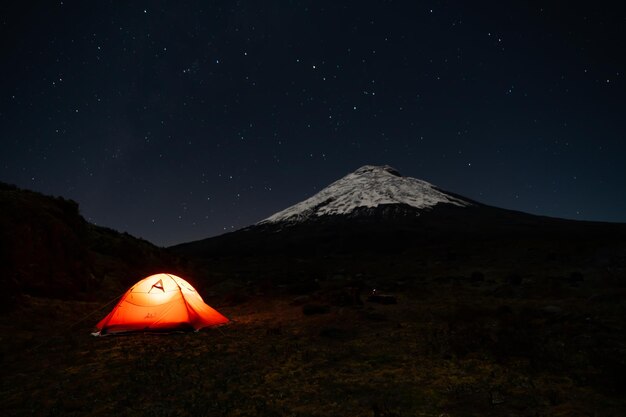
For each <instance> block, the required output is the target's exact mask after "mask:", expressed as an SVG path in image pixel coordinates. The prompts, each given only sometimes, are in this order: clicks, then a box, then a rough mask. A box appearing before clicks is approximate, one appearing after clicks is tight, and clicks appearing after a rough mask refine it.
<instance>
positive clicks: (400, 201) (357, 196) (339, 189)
mask: <svg viewBox="0 0 626 417" xmlns="http://www.w3.org/2000/svg"><path fill="white" fill-rule="evenodd" d="M437 204H452V205H455V206H461V207H463V206H469V205H471V203H470V202H469V201H466V200H463V199H460V198H458V197H454V196H452V195H449V194H446V193H445V192H443V191H441V190H439V189H437V188H436V187H435V186H434V185H432V184H430V183H428V182H426V181H422V180H418V179H416V178H410V177H403V176H402V175H400V173H399V172H398V171H396V170H395V169H393V168H392V167H390V166H387V165H385V166H374V165H366V166H363V167H361V168H359V169H357V170H356V171H354V172H352V173H351V174H348V175H346V176H345V177H343V178H341V179H340V180H338V181H335V182H334V183H332V184H330V185H329V186H328V187H326V188H324V189H323V190H322V191H320V192H318V193H317V194H315V195H314V196H312V197H310V198H308V199H306V200H304V201H302V202H300V203H298V204H295V205H293V206H291V207H288V208H286V209H285V210H282V211H280V212H278V213H275V214H274V215H272V216H270V217H268V218H267V219H265V220H262V221H261V222H259V223H258V224H268V223H282V222H288V223H294V222H300V221H304V220H308V219H313V218H316V217H321V216H333V215H349V214H352V213H353V212H354V211H355V210H357V209H361V208H366V209H372V208H376V207H380V206H387V205H405V206H409V207H413V208H415V209H418V210H430V209H431V208H432V207H434V206H435V205H437Z"/></svg>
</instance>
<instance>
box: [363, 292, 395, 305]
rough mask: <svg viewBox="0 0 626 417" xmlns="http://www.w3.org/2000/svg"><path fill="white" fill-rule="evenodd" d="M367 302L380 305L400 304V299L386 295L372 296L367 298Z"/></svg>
mask: <svg viewBox="0 0 626 417" xmlns="http://www.w3.org/2000/svg"><path fill="white" fill-rule="evenodd" d="M367 301H369V302H370V303H378V304H398V299H397V298H396V297H395V296H394V295H386V294H372V295H370V296H369V297H367Z"/></svg>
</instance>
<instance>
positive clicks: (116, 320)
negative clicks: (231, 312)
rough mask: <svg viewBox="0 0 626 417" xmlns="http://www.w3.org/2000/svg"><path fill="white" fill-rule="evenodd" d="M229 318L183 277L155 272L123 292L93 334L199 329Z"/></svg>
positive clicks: (221, 322)
mask: <svg viewBox="0 0 626 417" xmlns="http://www.w3.org/2000/svg"><path fill="white" fill-rule="evenodd" d="M227 322H228V319H227V318H226V317H224V316H222V315H221V314H220V313H218V312H217V311H216V310H214V309H213V308H211V307H209V306H208V305H207V304H205V303H204V301H203V300H202V297H200V294H198V293H197V292H196V290H195V289H194V288H193V287H192V286H191V284H189V283H188V282H187V281H185V280H184V279H182V278H180V277H177V276H176V275H172V274H156V275H151V276H149V277H147V278H144V279H142V280H141V281H139V282H138V283H136V284H135V285H133V286H132V287H131V288H130V289H129V290H128V291H126V293H125V294H124V295H123V296H122V298H121V300H120V301H119V303H117V305H116V306H115V308H114V309H113V311H111V312H110V313H109V314H108V315H107V316H106V317H105V318H103V319H102V320H100V322H99V323H98V324H97V325H96V329H97V331H96V332H95V333H93V334H94V335H95V336H103V335H106V334H113V333H125V332H136V331H139V332H142V331H147V332H159V331H172V330H186V329H189V330H190V329H194V330H196V331H197V330H199V329H201V328H203V327H207V326H217V325H220V324H224V323H227Z"/></svg>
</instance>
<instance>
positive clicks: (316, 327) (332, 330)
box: [0, 276, 626, 417]
mask: <svg viewBox="0 0 626 417" xmlns="http://www.w3.org/2000/svg"><path fill="white" fill-rule="evenodd" d="M574 281H577V280H576V279H573V280H572V279H569V281H568V282H565V283H560V284H559V285H560V286H559V287H558V289H557V290H555V289H554V286H555V285H556V284H554V283H552V284H550V285H548V284H542V285H538V284H532V283H519V282H515V279H513V282H512V283H507V282H495V281H485V280H483V279H481V277H479V276H474V277H468V278H467V280H463V279H462V278H454V277H444V278H437V279H433V280H429V281H423V282H419V283H418V282H416V283H414V284H413V285H411V286H410V287H407V288H401V289H395V290H394V291H392V294H393V295H395V296H396V297H397V304H391V305H382V304H378V303H373V302H367V301H366V298H367V295H366V294H363V295H362V296H361V298H362V300H363V301H364V303H363V304H362V305H361V304H358V303H354V302H350V301H348V302H346V301H345V300H343V301H340V302H337V297H336V295H337V291H338V290H337V288H341V285H336V286H335V289H334V290H333V291H330V290H329V291H326V292H324V291H323V290H322V291H320V290H318V291H314V292H311V293H309V294H305V295H299V296H295V295H293V294H291V295H289V294H285V293H284V292H283V293H281V292H280V291H277V292H274V293H271V292H266V293H261V292H260V291H259V290H258V289H249V290H248V294H247V296H246V297H242V298H241V299H239V300H235V301H233V302H231V303H229V305H222V304H223V303H220V300H219V299H218V298H211V299H207V300H206V301H207V302H208V303H209V304H211V305H213V306H214V307H216V308H218V310H220V311H221V312H222V313H224V314H225V315H227V316H228V317H230V318H231V319H232V323H230V324H229V325H226V326H223V327H220V328H213V329H205V330H202V331H200V332H197V333H173V334H132V335H122V336H108V337H93V336H91V335H90V330H91V328H92V326H93V325H94V324H95V323H96V322H97V321H98V320H99V319H100V318H101V317H102V316H104V315H105V314H106V313H107V312H108V311H109V310H110V308H111V307H112V305H111V306H107V307H106V308H103V309H100V310H98V309H99V308H100V307H101V306H102V303H96V302H72V301H59V300H51V299H43V298H35V297H26V296H25V297H23V299H22V301H21V303H20V305H19V307H18V308H17V309H16V310H14V311H12V312H10V313H5V314H3V315H2V316H1V319H0V336H1V342H2V343H1V344H0V345H1V348H0V349H1V350H0V352H1V361H2V377H1V385H0V390H1V394H0V408H1V409H2V410H3V411H2V415H5V416H14V415H16V416H17V415H35V416H56V415H59V416H68V415H70V416H71V415H81V416H83V415H90V416H110V415H145V416H252V415H258V416H374V417H383V416H385V417H391V416H433V417H435V416H450V417H452V416H459V417H460V416H623V415H626V399H625V398H626V396H625V395H624V393H625V385H626V384H625V381H626V380H625V378H624V370H625V369H626V368H625V358H626V342H625V337H624V335H625V333H624V323H626V321H625V320H623V318H624V316H625V315H624V311H625V310H626V309H625V308H624V304H623V302H622V300H623V296H622V295H623V294H621V295H620V291H622V292H623V290H622V289H620V288H621V287H620V288H607V289H606V291H604V292H599V293H598V292H597V291H596V293H593V292H592V291H590V288H597V282H596V283H595V284H594V283H593V282H584V283H579V282H574ZM587 281H588V280H587ZM533 285H534V286H533ZM607 285H608V284H607ZM551 291H552V292H551ZM339 292H341V289H340V290H339ZM539 295H540V296H539ZM305 313H307V314H305Z"/></svg>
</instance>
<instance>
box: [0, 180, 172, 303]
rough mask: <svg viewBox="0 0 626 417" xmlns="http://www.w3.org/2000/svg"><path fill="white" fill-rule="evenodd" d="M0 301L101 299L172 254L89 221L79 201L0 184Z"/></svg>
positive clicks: (167, 260) (169, 261)
mask: <svg viewBox="0 0 626 417" xmlns="http://www.w3.org/2000/svg"><path fill="white" fill-rule="evenodd" d="M0 262H1V265H2V274H1V275H0V276H1V278H0V285H2V288H3V291H2V297H3V298H5V300H4V301H5V302H4V303H2V304H3V305H5V306H6V305H10V301H11V300H13V299H14V298H15V296H16V295H18V294H30V295H37V296H44V297H54V298H68V299H70V298H100V297H105V296H108V295H110V294H111V293H114V292H118V291H120V290H121V289H122V288H124V287H125V286H127V285H129V284H130V283H132V282H134V281H136V280H137V279H138V278H139V277H141V276H142V275H145V274H148V273H150V272H153V271H154V272H156V271H158V270H159V269H161V268H164V267H166V266H169V267H173V266H176V258H175V257H174V256H171V255H169V254H167V253H166V251H165V250H163V249H160V248H157V247H155V246H154V245H152V244H151V243H149V242H147V241H145V240H141V239H137V238H134V237H132V236H130V235H128V234H126V233H118V232H116V231H114V230H111V229H107V228H103V227H98V226H94V225H92V224H90V223H88V222H87V221H85V219H84V218H83V217H82V216H81V215H80V213H79V208H78V204H77V203H76V202H74V201H72V200H66V199H64V198H61V197H57V198H55V197H49V196H45V195H42V194H40V193H36V192H32V191H26V190H21V189H18V188H17V187H15V186H12V185H8V184H4V183H0Z"/></svg>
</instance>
